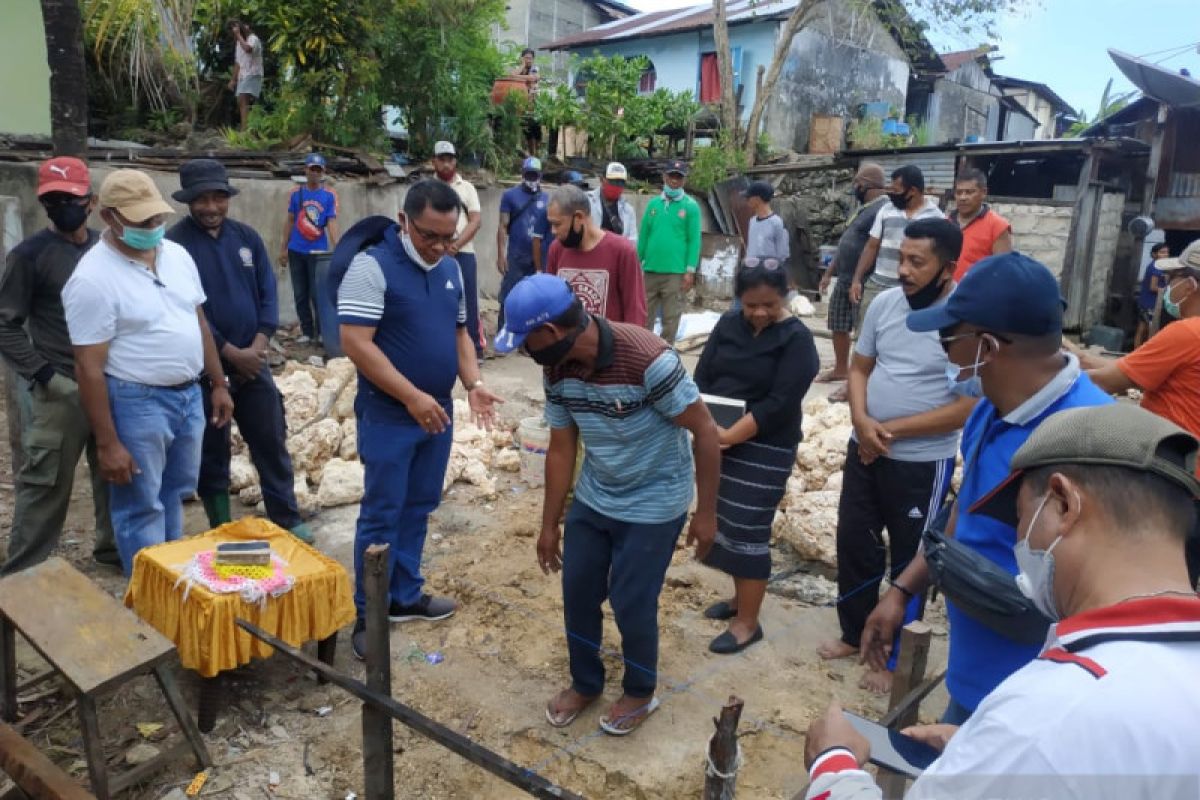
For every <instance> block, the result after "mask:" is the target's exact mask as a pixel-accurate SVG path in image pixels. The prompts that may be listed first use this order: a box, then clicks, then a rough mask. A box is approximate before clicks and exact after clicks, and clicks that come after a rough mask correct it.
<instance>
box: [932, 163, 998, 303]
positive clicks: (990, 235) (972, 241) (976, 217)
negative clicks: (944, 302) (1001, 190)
mask: <svg viewBox="0 0 1200 800" xmlns="http://www.w3.org/2000/svg"><path fill="white" fill-rule="evenodd" d="M985 200H987V176H986V175H984V174H983V172H982V171H980V170H977V169H968V170H964V171H963V172H961V173H959V175H958V177H957V178H956V179H955V180H954V210H953V211H951V212H950V213H949V214H947V215H946V219H948V220H950V221H951V222H953V223H956V224H957V225H958V227H960V228H962V234H963V250H962V258H960V259H959V260H958V268H957V269H955V270H954V280H955V282H958V281H961V280H962V279H963V276H964V275H966V274H967V270H969V269H970V268H971V267H972V266H974V265H975V262H976V261H978V260H979V259H981V258H987V257H988V256H991V255H995V254H997V253H1007V252H1009V251H1010V250H1012V249H1013V243H1012V225H1009V224H1008V220H1006V219H1005V218H1004V217H1002V216H1000V215H999V214H997V213H996V212H995V211H993V210H992V209H991V206H989V205H988V204H987V203H985V202H984V201H985Z"/></svg>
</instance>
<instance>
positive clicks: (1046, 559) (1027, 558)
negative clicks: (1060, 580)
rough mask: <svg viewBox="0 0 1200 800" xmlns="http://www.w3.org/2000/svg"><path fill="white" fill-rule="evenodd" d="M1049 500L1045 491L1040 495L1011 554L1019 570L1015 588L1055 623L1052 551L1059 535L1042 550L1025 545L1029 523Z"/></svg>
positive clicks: (1056, 544) (1059, 538)
mask: <svg viewBox="0 0 1200 800" xmlns="http://www.w3.org/2000/svg"><path fill="white" fill-rule="evenodd" d="M1049 499H1050V494H1049V493H1046V495H1045V496H1043V497H1042V502H1041V503H1039V504H1038V507H1037V511H1035V512H1033V519H1031V520H1030V521H1029V527H1028V528H1026V529H1025V538H1023V539H1021V541H1019V542H1017V544H1016V546H1015V547H1013V555H1015V556H1016V557H1017V568H1018V569H1019V570H1020V573H1019V574H1018V575H1017V588H1018V589H1020V590H1021V594H1023V595H1025V596H1026V597H1027V598H1029V599H1030V600H1031V601H1032V602H1033V605H1034V607H1035V608H1037V610H1038V611H1040V612H1042V613H1043V614H1044V615H1046V616H1047V617H1048V618H1050V619H1051V620H1054V621H1055V622H1057V621H1058V620H1059V619H1061V615H1060V614H1059V612H1058V604H1057V603H1056V602H1055V599H1054V552H1053V551H1054V548H1055V547H1057V546H1058V543H1059V542H1061V541H1062V536H1061V535H1059V536H1058V537H1057V538H1056V539H1055V540H1054V541H1053V542H1051V543H1050V546H1049V547H1047V548H1046V549H1045V550H1034V549H1033V548H1031V547H1030V546H1029V534H1030V533H1032V532H1033V526H1034V525H1036V524H1037V520H1038V516H1039V515H1040V514H1041V513H1042V509H1043V508H1045V507H1046V502H1047V501H1048V500H1049Z"/></svg>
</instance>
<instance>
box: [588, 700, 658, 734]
mask: <svg viewBox="0 0 1200 800" xmlns="http://www.w3.org/2000/svg"><path fill="white" fill-rule="evenodd" d="M660 705H662V703H661V702H660V701H659V699H658V698H657V697H651V698H650V702H649V703H647V704H646V705H644V706H641V707H640V708H638V709H637V710H636V711H633V712H631V713H629V714H626V715H625V716H623V717H618V718H617V719H615V720H614V719H609V718H608V716H607V715H606V716H603V717H601V718H600V730H602V731H604V732H605V733H607V734H608V735H609V736H628V735H629V734H631V733H633V732H634V731H636V730H637V729H638V728H640V727H642V723H643V722H645V721H646V720H648V719H649V718H650V715H651V714H653V713H654V712H655V711H657V710H658V707H659V706H660ZM639 714H640V715H641V716H638V715H639ZM627 720H632V721H633V724H632V725H631V726H630V727H628V728H620V727H617V726H618V725H620V724H621V723H622V722H625V721H627Z"/></svg>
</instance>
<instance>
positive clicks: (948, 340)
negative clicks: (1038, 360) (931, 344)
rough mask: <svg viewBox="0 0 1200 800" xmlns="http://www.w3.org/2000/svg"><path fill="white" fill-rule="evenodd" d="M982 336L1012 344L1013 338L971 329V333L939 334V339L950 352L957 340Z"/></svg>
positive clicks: (947, 351)
mask: <svg viewBox="0 0 1200 800" xmlns="http://www.w3.org/2000/svg"><path fill="white" fill-rule="evenodd" d="M980 336H991V337H992V338H993V339H995V340H996V341H999V342H1004V343H1005V344H1012V339H1010V338H1008V337H1007V336H1001V335H1000V334H998V333H992V332H991V331H971V332H970V333H958V334H955V335H953V336H939V337H938V341H939V342H941V344H942V349H943V350H945V351H946V353H947V354H949V352H950V346H951V345H953V344H954V343H955V342H957V341H958V340H959V339H971V338H976V339H977V338H979V337H980Z"/></svg>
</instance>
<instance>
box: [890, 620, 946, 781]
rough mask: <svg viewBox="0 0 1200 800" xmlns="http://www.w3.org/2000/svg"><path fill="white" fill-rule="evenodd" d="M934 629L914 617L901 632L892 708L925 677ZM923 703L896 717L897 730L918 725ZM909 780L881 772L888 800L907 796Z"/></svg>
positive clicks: (892, 773) (893, 680) (913, 705)
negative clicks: (919, 711)
mask: <svg viewBox="0 0 1200 800" xmlns="http://www.w3.org/2000/svg"><path fill="white" fill-rule="evenodd" d="M932 635H933V630H932V629H931V628H930V627H929V625H928V623H925V622H922V621H921V620H914V621H913V622H910V623H908V624H907V625H905V626H904V629H903V630H902V631H901V632H900V656H899V657H898V658H897V659H896V671H895V672H894V673H893V674H892V696H891V699H890V701H889V702H888V708H889V709H891V708H895V707H896V705H897V704H899V703H900V702H902V701H903V700H904V699H905V698H906V697H907V696H908V694H909V692H911V691H912V690H913V689H914V688H916V687H917V686H919V685H920V684H921V683H922V682H923V681H924V680H925V667H926V664H927V662H928V661H929V640H930V638H932ZM918 710H919V704H917V703H913V704H912V706H911V707H910V708H908V709H906V710H904V711H902V712H901V713H900V714H899V716H897V717H896V722H895V725H893V726H892V727H894V728H895V729H896V730H900V729H901V728H907V727H908V726H909V725H915V724H916V722H917V712H918ZM906 784H907V779H906V778H905V777H904V776H903V775H898V774H896V773H894V772H890V771H887V770H883V769H881V770H880V771H879V788H880V789H882V790H883V796H884V800H893V798H897V799H898V798H901V797H903V796H904V789H905V785H906Z"/></svg>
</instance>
